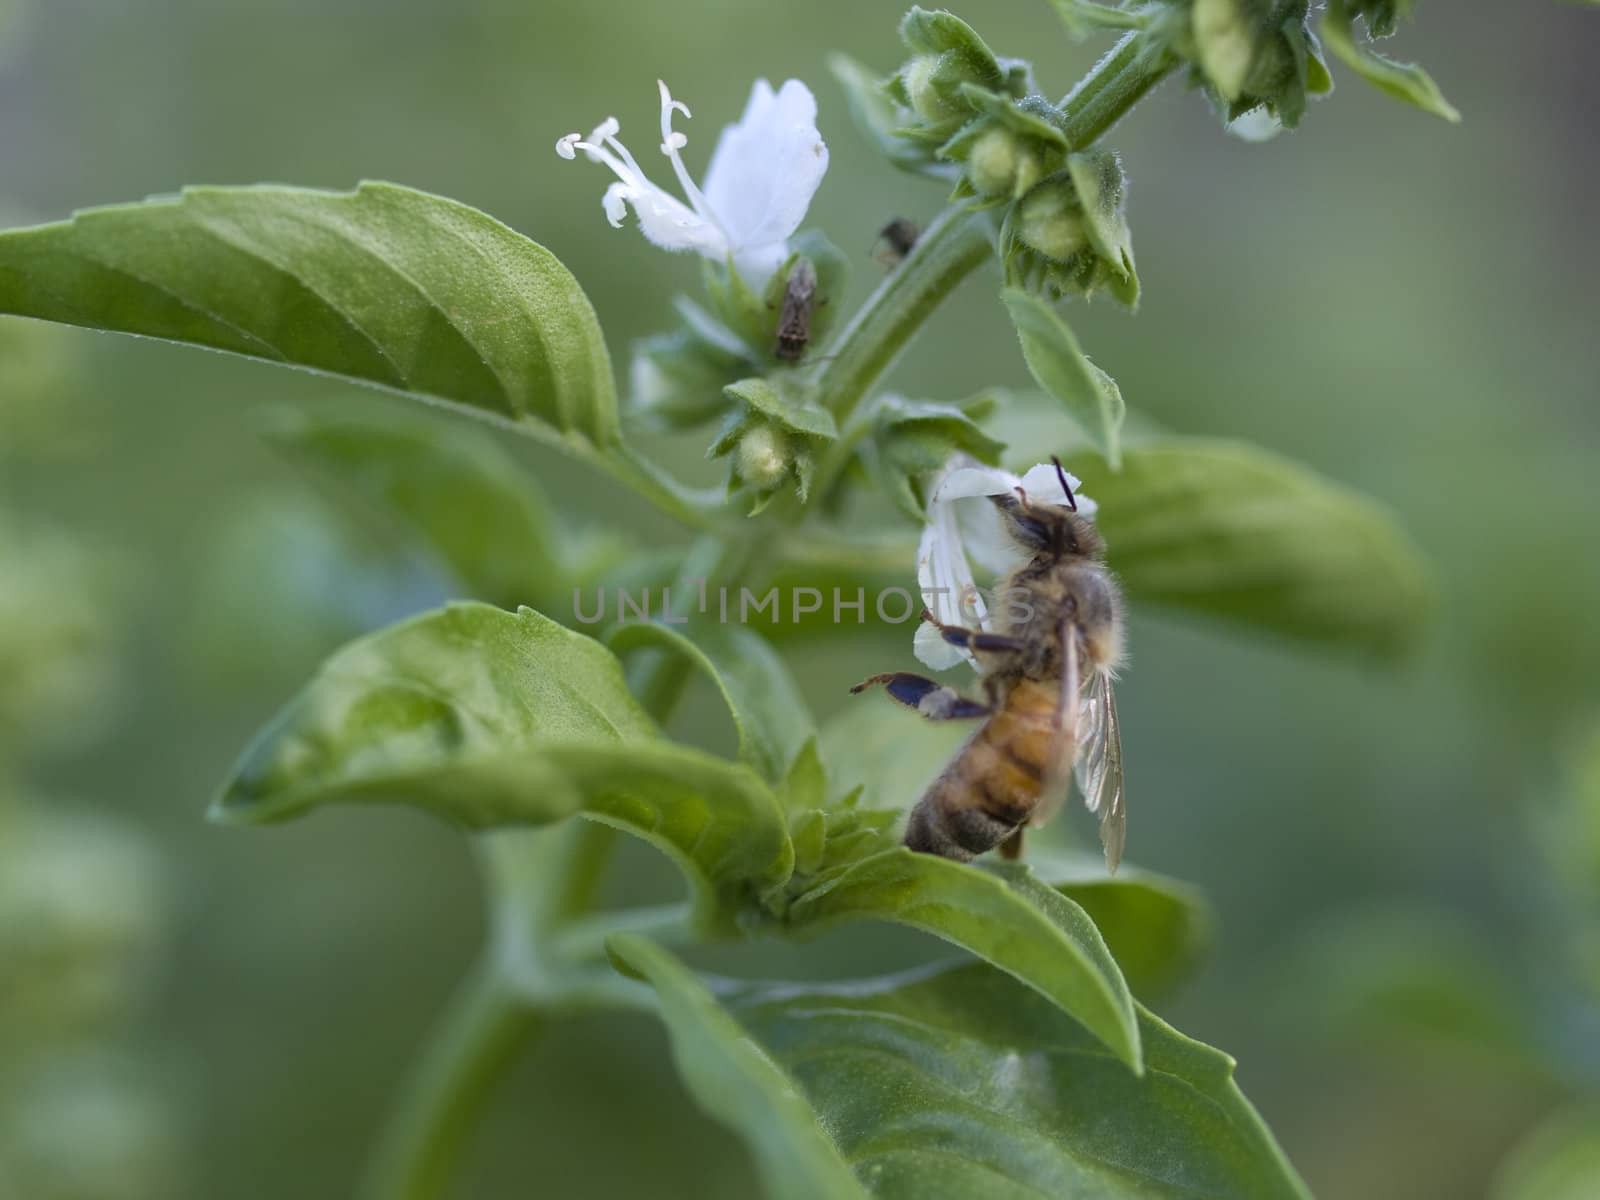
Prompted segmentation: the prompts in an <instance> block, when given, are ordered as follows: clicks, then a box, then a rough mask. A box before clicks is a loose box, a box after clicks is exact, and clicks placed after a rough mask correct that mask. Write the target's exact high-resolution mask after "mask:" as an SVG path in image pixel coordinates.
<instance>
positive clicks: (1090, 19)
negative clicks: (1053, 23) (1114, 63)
mask: <svg viewBox="0 0 1600 1200" xmlns="http://www.w3.org/2000/svg"><path fill="white" fill-rule="evenodd" d="M1050 7H1051V8H1053V9H1055V10H1056V15H1057V16H1059V17H1060V18H1061V23H1062V24H1063V25H1065V26H1066V27H1067V33H1068V35H1069V36H1071V37H1072V38H1074V39H1082V38H1085V37H1087V36H1088V35H1089V34H1091V33H1093V32H1094V31H1095V30H1097V29H1142V28H1144V27H1145V26H1146V25H1148V24H1149V19H1148V18H1147V17H1146V16H1145V15H1144V14H1143V13H1140V12H1127V11H1125V10H1123V9H1116V8H1107V7H1106V6H1105V5H1103V4H1095V3H1092V0H1050Z"/></svg>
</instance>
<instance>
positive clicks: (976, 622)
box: [912, 454, 1095, 670]
mask: <svg viewBox="0 0 1600 1200" xmlns="http://www.w3.org/2000/svg"><path fill="white" fill-rule="evenodd" d="M1066 478H1067V485H1068V486H1069V487H1071V488H1072V490H1073V494H1074V498H1075V499H1076V501H1077V504H1078V511H1079V512H1080V513H1082V514H1083V515H1085V516H1087V515H1089V514H1091V513H1093V512H1094V507H1095V506H1094V501H1092V500H1090V499H1088V497H1086V496H1083V495H1080V494H1078V480H1077V478H1076V477H1074V476H1072V475H1070V474H1068V475H1067V477H1066ZM1017 488H1021V489H1022V490H1023V492H1024V493H1026V495H1027V496H1028V499H1029V500H1030V501H1031V502H1033V503H1035V504H1061V505H1065V504H1066V503H1067V497H1066V494H1065V492H1063V490H1062V488H1061V479H1060V477H1058V476H1057V474H1056V466H1055V464H1054V463H1040V464H1039V465H1038V466H1035V467H1032V468H1030V469H1029V470H1028V471H1027V473H1026V474H1024V475H1022V476H1020V477H1019V476H1016V475H1013V474H1012V473H1011V472H1009V471H1005V470H1001V469H1000V468H998V467H989V466H985V465H983V464H982V463H980V462H978V461H977V460H976V459H974V458H972V457H971V456H970V455H966V454H956V455H952V456H951V458H950V460H949V461H948V462H947V463H946V464H945V467H944V469H943V471H942V472H941V473H940V474H939V475H938V477H937V478H936V479H935V480H934V481H933V482H932V483H931V485H930V487H929V499H928V523H927V524H926V525H925V526H924V527H923V530H922V539H921V541H920V543H919V544H918V547H917V586H918V587H919V588H921V589H922V593H923V599H924V602H925V603H926V604H927V606H928V608H929V609H930V610H931V611H932V612H933V615H934V616H935V617H937V618H938V619H939V621H941V622H942V623H944V624H946V625H961V626H965V627H967V628H978V629H988V628H990V621H989V614H988V610H987V608H986V607H985V605H984V603H983V599H982V596H981V595H980V594H979V593H978V590H977V587H976V586H975V584H974V581H973V576H972V564H973V563H977V564H978V565H979V566H981V567H983V568H985V569H986V570H989V571H992V572H994V573H995V574H996V575H999V574H1003V573H1004V572H1005V571H1007V570H1009V569H1010V568H1012V567H1013V566H1015V565H1016V563H1017V547H1016V545H1015V543H1014V542H1013V541H1012V540H1011V538H1010V537H1009V536H1007V534H1006V532H1005V525H1004V522H1003V521H1002V520H1001V518H1000V514H999V512H998V511H997V510H996V509H995V507H994V505H993V504H991V503H989V499H988V498H989V497H991V496H1003V495H1005V494H1006V493H1007V492H1010V491H1012V490H1014V489H1017ZM912 649H913V650H914V651H915V653H916V656H917V657H918V658H919V659H920V660H921V661H922V662H924V663H926V664H927V665H928V666H930V667H932V668H933V669H934V670H945V669H947V668H948V667H951V666H954V665H955V664H956V663H958V662H960V661H962V660H963V659H965V660H966V661H967V662H968V663H970V664H971V665H973V666H974V667H975V666H977V661H976V659H974V657H973V656H972V655H971V654H969V653H967V652H966V651H964V650H961V649H958V648H956V647H955V646H952V645H950V644H949V643H948V642H946V641H945V640H944V639H943V637H942V636H940V633H939V631H938V629H936V628H934V627H933V626H932V625H928V624H923V625H921V626H919V627H918V629H917V631H916V633H915V635H914V636H913V638H912Z"/></svg>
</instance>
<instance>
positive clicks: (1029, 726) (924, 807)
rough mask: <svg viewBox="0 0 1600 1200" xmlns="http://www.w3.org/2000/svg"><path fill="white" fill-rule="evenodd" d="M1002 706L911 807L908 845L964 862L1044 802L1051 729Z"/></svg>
mask: <svg viewBox="0 0 1600 1200" xmlns="http://www.w3.org/2000/svg"><path fill="white" fill-rule="evenodd" d="M1034 724H1035V722H1033V721H1029V720H1026V719H1020V720H1019V719H1018V715H1017V714H1014V713H1007V712H1002V713H1001V714H999V715H997V716H996V717H995V718H993V719H991V720H990V721H989V723H988V724H986V725H985V726H984V727H983V728H982V729H980V730H979V731H978V733H977V735H976V736H975V737H974V738H973V739H972V741H970V742H969V743H967V745H966V747H965V748H964V749H963V750H962V751H961V753H960V754H958V755H957V756H956V759H955V761H954V762H952V763H951V764H950V765H949V767H947V768H946V769H945V771H944V773H943V774H942V775H940V776H939V778H938V779H936V780H934V782H933V785H932V786H931V787H929V788H928V791H927V793H926V794H925V795H924V796H923V797H922V799H921V800H919V801H918V802H917V806H916V807H915V808H913V809H912V810H911V817H910V819H909V820H908V821H907V823H906V837H905V841H906V845H907V846H909V847H910V848H911V849H913V850H917V851H920V852H922V853H924V854H938V855H942V856H943V857H945V858H953V859H956V860H958V861H960V862H965V861H967V860H968V859H970V858H973V857H974V856H976V855H979V854H983V853H986V852H987V851H989V850H993V849H994V848H995V847H996V846H998V845H1000V843H1002V842H1004V841H1005V840H1006V839H1007V838H1009V837H1010V836H1011V835H1012V834H1013V833H1015V832H1016V831H1017V830H1018V829H1019V828H1021V827H1022V826H1023V825H1024V824H1026V823H1027V821H1028V818H1029V817H1030V816H1032V815H1033V812H1034V810H1035V809H1036V808H1037V807H1038V805H1039V791H1040V788H1041V786H1042V785H1043V780H1044V759H1043V751H1044V750H1045V749H1046V748H1047V746H1048V740H1049V739H1048V734H1045V735H1044V736H1042V737H1041V736H1040V733H1039V732H1038V731H1036V730H1035V729H1034V728H1033V725H1034Z"/></svg>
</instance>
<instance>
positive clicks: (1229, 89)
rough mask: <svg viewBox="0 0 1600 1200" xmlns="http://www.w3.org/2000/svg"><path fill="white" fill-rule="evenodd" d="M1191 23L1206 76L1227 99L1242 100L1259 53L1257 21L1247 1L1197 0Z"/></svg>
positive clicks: (1196, 48) (1197, 53) (1197, 51)
mask: <svg viewBox="0 0 1600 1200" xmlns="http://www.w3.org/2000/svg"><path fill="white" fill-rule="evenodd" d="M1191 23H1192V28H1193V32H1194V41H1195V52H1196V56H1197V57H1198V58H1199V60H1200V67H1201V69H1202V70H1203V71H1205V73H1206V78H1208V79H1210V80H1211V83H1212V85H1213V86H1214V87H1215V88H1216V89H1217V91H1218V92H1219V93H1221V94H1222V96H1223V97H1224V98H1225V99H1227V100H1237V99H1239V97H1240V96H1241V95H1242V94H1243V92H1244V85H1245V81H1246V79H1248V78H1249V75H1250V68H1251V65H1252V64H1253V63H1254V61H1255V53H1256V30H1255V23H1254V22H1253V21H1252V19H1251V16H1250V14H1249V13H1248V12H1246V11H1245V4H1244V0H1194V11H1193V13H1192V15H1191Z"/></svg>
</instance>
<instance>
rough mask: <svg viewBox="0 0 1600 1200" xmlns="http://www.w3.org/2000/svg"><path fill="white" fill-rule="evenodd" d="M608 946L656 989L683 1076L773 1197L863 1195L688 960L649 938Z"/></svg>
mask: <svg viewBox="0 0 1600 1200" xmlns="http://www.w3.org/2000/svg"><path fill="white" fill-rule="evenodd" d="M607 945H608V948H609V949H610V951H611V955H612V958H613V960H614V961H615V962H616V963H617V965H618V967H619V968H620V969H622V970H623V971H625V972H626V973H628V974H632V975H637V976H641V977H643V978H644V979H645V980H646V981H647V982H649V984H650V986H651V987H653V988H655V990H656V995H657V996H658V997H659V999H660V1002H661V1018H662V1020H663V1021H665V1022H666V1025H667V1030H668V1032H669V1033H670V1034H671V1035H672V1052H673V1057H674V1058H675V1059H676V1060H677V1064H678V1071H679V1073H680V1074H682V1076H683V1080H684V1083H685V1084H686V1085H687V1086H688V1088H689V1091H690V1093H691V1094H692V1095H693V1096H694V1098H695V1099H696V1100H698V1101H699V1102H700V1106H701V1107H702V1108H704V1109H705V1110H706V1111H707V1112H708V1113H710V1114H711V1115H712V1116H713V1117H715V1118H716V1119H717V1120H719V1121H721V1122H722V1123H723V1124H724V1125H727V1126H728V1127H729V1128H730V1129H732V1130H734V1131H735V1132H737V1133H738V1134H739V1135H740V1136H742V1137H743V1138H744V1139H745V1141H746V1142H747V1143H748V1144H749V1147H750V1152H751V1155H752V1157H753V1158H754V1159H755V1164H756V1169H757V1171H758V1172H759V1173H760V1175H761V1179H762V1182H763V1184H764V1185H765V1192H766V1195H767V1196H768V1197H770V1198H771V1200H865V1198H866V1196H867V1195H868V1193H867V1192H866V1190H865V1189H863V1188H862V1187H861V1185H860V1184H859V1183H857V1182H856V1180H855V1177H854V1176H853V1175H852V1174H851V1173H850V1168H849V1167H848V1166H847V1165H846V1164H845V1161H844V1159H843V1158H841V1157H840V1155H839V1151H838V1148H837V1147H836V1146H835V1145H834V1144H833V1142H832V1140H831V1139H830V1138H829V1137H828V1133H827V1131H826V1130H825V1129H824V1127H823V1125H822V1123H821V1122H820V1121H819V1120H818V1119H817V1114H816V1113H815V1112H814V1111H813V1109H812V1107H811V1104H810V1102H809V1101H808V1100H807V1099H806V1097H805V1096H804V1094H802V1092H801V1091H800V1089H799V1088H798V1087H796V1086H795V1084H794V1083H793V1081H792V1080H790V1079H789V1077H788V1076H787V1075H786V1074H785V1073H784V1071H783V1068H782V1067H780V1066H778V1064H777V1063H776V1062H774V1061H773V1060H772V1058H771V1056H770V1055H768V1054H767V1052H766V1051H765V1050H763V1049H762V1048H761V1047H760V1046H759V1045H758V1044H757V1043H756V1042H755V1041H753V1040H752V1039H751V1037H750V1035H749V1034H747V1033H746V1032H745V1031H744V1030H743V1029H741V1028H740V1027H739V1023H738V1022H737V1021H736V1020H734V1019H733V1017H731V1016H730V1015H729V1014H728V1013H727V1012H726V1011H725V1010H724V1009H723V1008H722V1006H721V1005H719V1004H718V1003H717V1000H716V997H714V996H713V995H712V994H711V992H710V991H709V990H708V989H707V988H706V986H705V985H704V984H703V983H701V982H700V981H699V980H698V979H696V978H695V977H694V975H693V974H692V973H691V972H690V971H689V969H688V968H687V967H685V966H684V965H683V964H682V963H680V962H679V961H678V960H677V959H676V958H674V957H673V956H672V955H671V954H670V953H668V952H667V951H666V950H663V949H662V948H661V947H660V946H657V945H656V944H655V943H653V942H651V941H649V940H648V939H646V938H642V937H638V936H635V935H629V934H619V935H617V936H614V937H612V938H611V939H610V941H609V942H608V943H607Z"/></svg>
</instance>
